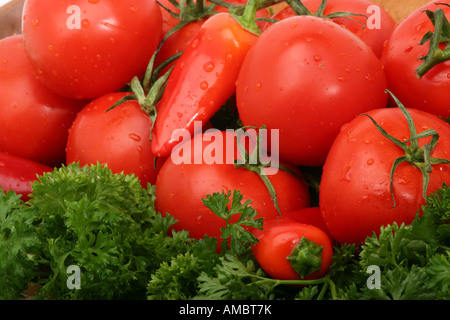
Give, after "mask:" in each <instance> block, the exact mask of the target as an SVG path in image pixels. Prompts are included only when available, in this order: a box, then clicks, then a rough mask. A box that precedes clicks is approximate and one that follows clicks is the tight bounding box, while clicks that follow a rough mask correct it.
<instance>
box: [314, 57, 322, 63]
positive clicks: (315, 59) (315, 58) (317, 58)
mask: <svg viewBox="0 0 450 320" xmlns="http://www.w3.org/2000/svg"><path fill="white" fill-rule="evenodd" d="M313 59H314V61H317V62H319V61H320V60H322V58H321V57H320V56H314V58H313Z"/></svg>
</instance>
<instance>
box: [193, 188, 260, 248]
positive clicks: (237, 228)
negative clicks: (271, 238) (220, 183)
mask: <svg viewBox="0 0 450 320" xmlns="http://www.w3.org/2000/svg"><path fill="white" fill-rule="evenodd" d="M230 196H231V191H228V192H227V193H225V192H222V193H218V192H217V193H213V194H212V195H207V196H206V198H205V199H202V201H203V203H204V205H205V206H206V207H208V208H209V209H211V211H213V212H214V214H216V215H217V216H219V217H221V218H222V219H224V220H225V222H226V227H224V228H221V232H222V235H221V238H222V239H223V240H225V241H224V242H222V246H223V248H224V249H226V247H227V242H226V241H227V240H229V241H230V248H231V252H232V253H234V254H240V253H241V252H243V251H244V250H245V249H246V248H247V247H248V246H249V245H251V244H256V243H257V242H258V239H257V238H256V237H255V235H254V234H253V233H252V232H250V231H249V230H248V229H246V228H255V229H261V228H262V222H263V218H256V216H257V214H258V213H257V211H256V210H255V209H254V208H253V207H251V206H250V203H251V201H250V200H247V201H245V202H244V203H242V201H243V199H244V196H243V195H242V194H241V192H240V191H238V190H234V191H233V195H232V199H231V204H230ZM236 216H238V218H237V219H235V217H236Z"/></svg>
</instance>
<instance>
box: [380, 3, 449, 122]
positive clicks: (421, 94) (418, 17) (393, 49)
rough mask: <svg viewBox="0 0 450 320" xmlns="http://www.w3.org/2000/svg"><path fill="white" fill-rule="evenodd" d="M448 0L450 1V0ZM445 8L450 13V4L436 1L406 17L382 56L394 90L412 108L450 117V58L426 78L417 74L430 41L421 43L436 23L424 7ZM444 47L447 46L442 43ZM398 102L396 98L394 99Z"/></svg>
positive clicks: (433, 69) (432, 9)
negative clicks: (439, 3) (446, 4)
mask: <svg viewBox="0 0 450 320" xmlns="http://www.w3.org/2000/svg"><path fill="white" fill-rule="evenodd" d="M447 2H448V1H447ZM437 8H441V9H442V10H444V12H445V13H446V16H447V18H449V17H450V7H448V6H444V5H436V4H435V3H434V1H432V2H430V3H428V4H427V5H425V6H423V7H421V8H419V9H417V10H416V11H414V12H413V13H411V14H410V15H409V16H408V17H407V18H406V19H404V20H403V21H402V22H401V23H400V24H399V25H398V26H397V28H396V29H395V31H394V32H393V33H392V36H391V37H390V39H389V41H388V42H387V44H386V47H385V49H384V51H383V55H382V57H381V60H382V62H383V65H384V69H385V72H386V76H387V80H388V87H389V89H390V90H391V91H392V93H393V94H394V95H395V96H396V97H397V98H398V99H400V101H402V102H403V103H404V104H405V105H407V106H408V107H410V108H416V109H420V110H423V111H426V112H430V113H433V114H435V115H437V116H440V117H442V118H444V119H446V118H447V117H450V103H449V101H450V61H446V62H442V63H440V64H439V65H437V66H435V67H434V68H432V69H431V70H430V71H429V72H428V73H426V74H425V75H424V76H423V77H422V78H420V79H419V78H418V77H417V76H416V74H415V71H416V69H417V68H418V67H419V66H420V65H421V63H422V60H420V59H419V58H420V57H424V56H426V55H427V53H428V50H429V42H427V43H426V44H424V45H419V42H420V41H421V40H422V38H423V36H424V35H425V34H426V33H427V32H428V31H434V27H433V25H432V23H431V21H430V19H429V18H428V17H427V15H426V13H425V12H423V11H424V10H426V9H428V10H431V11H434V10H436V9H437ZM442 49H443V47H442ZM390 103H391V104H392V105H394V102H393V101H391V102H390Z"/></svg>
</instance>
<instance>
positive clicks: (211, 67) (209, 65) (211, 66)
mask: <svg viewBox="0 0 450 320" xmlns="http://www.w3.org/2000/svg"><path fill="white" fill-rule="evenodd" d="M203 70H205V71H206V72H211V71H213V70H214V63H212V62H207V63H205V64H204V65H203Z"/></svg>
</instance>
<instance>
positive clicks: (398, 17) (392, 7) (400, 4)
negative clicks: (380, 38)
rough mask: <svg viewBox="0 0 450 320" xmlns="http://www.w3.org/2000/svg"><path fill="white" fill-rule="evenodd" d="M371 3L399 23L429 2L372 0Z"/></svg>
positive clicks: (428, 0)
mask: <svg viewBox="0 0 450 320" xmlns="http://www.w3.org/2000/svg"><path fill="white" fill-rule="evenodd" d="M372 2H373V3H375V4H378V5H379V6H380V7H382V8H384V9H385V10H386V11H387V12H388V13H389V14H390V15H391V16H392V18H394V20H395V21H396V22H401V21H403V19H405V18H406V17H407V16H408V15H409V14H410V13H411V12H413V11H414V10H416V9H418V8H420V7H422V6H424V5H425V4H427V3H428V2H431V0H372Z"/></svg>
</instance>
